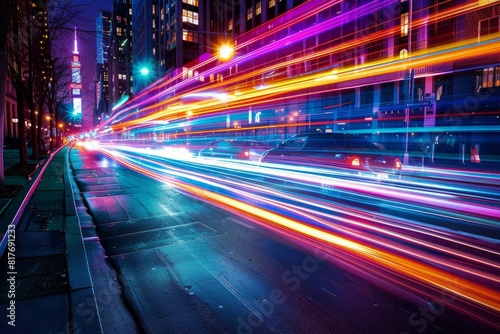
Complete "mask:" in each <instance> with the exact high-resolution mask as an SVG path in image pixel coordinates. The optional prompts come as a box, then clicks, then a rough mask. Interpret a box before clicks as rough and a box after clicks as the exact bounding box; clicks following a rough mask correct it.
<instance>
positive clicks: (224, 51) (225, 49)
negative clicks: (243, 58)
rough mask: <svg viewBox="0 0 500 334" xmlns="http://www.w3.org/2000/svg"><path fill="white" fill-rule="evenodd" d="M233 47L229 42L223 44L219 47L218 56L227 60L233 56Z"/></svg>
mask: <svg viewBox="0 0 500 334" xmlns="http://www.w3.org/2000/svg"><path fill="white" fill-rule="evenodd" d="M233 53H234V48H233V47H232V46H231V45H229V44H223V45H221V46H220V48H219V57H220V59H223V60H228V59H230V58H231V57H232V56H233Z"/></svg>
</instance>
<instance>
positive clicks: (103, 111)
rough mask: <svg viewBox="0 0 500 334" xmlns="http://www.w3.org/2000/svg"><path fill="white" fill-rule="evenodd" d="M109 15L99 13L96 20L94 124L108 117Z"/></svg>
mask: <svg viewBox="0 0 500 334" xmlns="http://www.w3.org/2000/svg"><path fill="white" fill-rule="evenodd" d="M111 16H112V15H111V13H110V12H109V11H104V10H102V11H100V12H99V14H98V15H97V20H96V33H97V36H96V52H97V55H96V56H97V63H96V87H95V89H96V92H95V94H96V112H95V115H94V123H95V124H98V123H100V122H101V121H102V120H104V119H105V118H106V116H107V115H109V112H110V109H111V107H110V106H109V62H108V59H109V46H110V40H111Z"/></svg>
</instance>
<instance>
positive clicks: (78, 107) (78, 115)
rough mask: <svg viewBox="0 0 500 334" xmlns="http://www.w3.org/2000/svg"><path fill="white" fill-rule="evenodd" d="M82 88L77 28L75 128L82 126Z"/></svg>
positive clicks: (73, 89)
mask: <svg viewBox="0 0 500 334" xmlns="http://www.w3.org/2000/svg"><path fill="white" fill-rule="evenodd" d="M82 87H83V86H82V75H81V64H80V54H79V53H78V44H77V40H76V27H75V49H74V50H73V59H72V61H71V96H72V98H73V117H72V121H73V124H74V125H75V126H81V125H82V94H81V91H82Z"/></svg>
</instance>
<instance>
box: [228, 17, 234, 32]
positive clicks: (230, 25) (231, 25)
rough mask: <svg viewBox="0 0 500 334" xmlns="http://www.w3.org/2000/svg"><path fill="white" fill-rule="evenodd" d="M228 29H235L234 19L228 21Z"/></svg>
mask: <svg viewBox="0 0 500 334" xmlns="http://www.w3.org/2000/svg"><path fill="white" fill-rule="evenodd" d="M227 31H233V19H229V20H228V21H227Z"/></svg>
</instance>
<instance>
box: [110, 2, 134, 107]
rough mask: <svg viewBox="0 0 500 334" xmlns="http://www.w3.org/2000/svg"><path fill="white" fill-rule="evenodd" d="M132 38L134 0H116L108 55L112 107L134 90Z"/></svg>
mask: <svg viewBox="0 0 500 334" xmlns="http://www.w3.org/2000/svg"><path fill="white" fill-rule="evenodd" d="M132 39H133V34H132V0H125V1H124V0H115V1H114V2H113V14H112V21H111V39H110V44H109V57H108V69H109V92H108V96H109V102H110V108H113V106H114V105H116V103H117V102H118V101H119V100H120V99H121V98H122V97H124V94H125V95H127V94H128V95H131V94H133V91H134V87H133V74H132Z"/></svg>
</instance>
